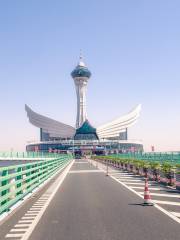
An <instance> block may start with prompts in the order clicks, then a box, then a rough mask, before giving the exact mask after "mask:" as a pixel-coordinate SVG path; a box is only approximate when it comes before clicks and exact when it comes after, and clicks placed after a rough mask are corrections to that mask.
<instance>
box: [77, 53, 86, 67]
mask: <svg viewBox="0 0 180 240" xmlns="http://www.w3.org/2000/svg"><path fill="white" fill-rule="evenodd" d="M78 66H80V67H85V63H84V61H83V54H82V49H80V54H79V63H78Z"/></svg>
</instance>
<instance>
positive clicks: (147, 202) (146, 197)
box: [143, 178, 154, 206]
mask: <svg viewBox="0 0 180 240" xmlns="http://www.w3.org/2000/svg"><path fill="white" fill-rule="evenodd" d="M143 205H145V206H153V205H154V204H153V202H152V201H151V196H150V193H149V187H148V180H147V178H145V187H144V204H143Z"/></svg>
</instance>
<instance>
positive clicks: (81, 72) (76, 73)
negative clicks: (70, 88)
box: [71, 65, 91, 78]
mask: <svg viewBox="0 0 180 240" xmlns="http://www.w3.org/2000/svg"><path fill="white" fill-rule="evenodd" d="M71 76H72V77H73V78H75V77H87V78H90V77H91V72H90V71H89V69H88V68H87V67H84V66H79V65H78V66H77V67H76V68H75V69H74V70H73V71H72V72H71Z"/></svg>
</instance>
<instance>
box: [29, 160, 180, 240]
mask: <svg viewBox="0 0 180 240" xmlns="http://www.w3.org/2000/svg"><path fill="white" fill-rule="evenodd" d="M79 169H81V170H93V169H95V168H94V167H92V166H90V164H86V163H78V164H74V166H73V167H72V168H71V170H72V171H74V173H69V174H68V176H67V177H66V179H65V181H64V183H63V185H62V187H61V188H60V189H59V191H58V193H57V194H56V195H55V197H54V199H53V200H52V202H51V204H50V206H49V207H48V209H47V210H46V212H45V214H44V216H43V218H42V219H41V220H40V222H39V224H38V225H37V226H36V228H35V230H34V232H33V233H32V235H31V237H30V240H37V239H39V240H43V239H46V240H59V239H63V240H90V239H91V240H131V239H137V240H141V239H143V240H144V239H146V240H152V239H158V240H175V239H179V238H180V226H179V224H178V223H176V222H174V221H173V220H171V219H170V218H168V217H167V216H166V215H164V214H163V213H161V212H159V211H158V210H157V209H155V208H154V207H143V206H141V205H139V204H140V203H141V201H142V200H141V199H139V198H138V197H137V196H136V195H135V194H133V193H131V192H129V191H128V190H127V189H125V188H123V187H122V186H121V185H120V184H118V183H116V182H115V181H113V180H112V179H111V178H109V177H106V176H105V174H104V173H96V172H92V173H91V172H86V173H82V172H77V173H75V171H78V170H79Z"/></svg>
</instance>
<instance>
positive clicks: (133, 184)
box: [94, 162, 180, 223]
mask: <svg viewBox="0 0 180 240" xmlns="http://www.w3.org/2000/svg"><path fill="white" fill-rule="evenodd" d="M96 165H97V163H95V162H94V166H96ZM98 167H99V169H101V170H102V171H104V172H105V173H106V166H105V165H104V164H101V163H98ZM109 176H110V177H111V178H112V179H114V180H115V181H117V182H119V183H120V184H121V185H123V186H124V187H126V188H127V189H129V190H130V191H132V192H134V193H135V194H136V195H138V196H139V197H141V198H143V194H144V192H142V190H144V187H145V183H144V179H143V178H142V177H141V176H139V175H134V174H133V173H128V172H124V171H123V170H114V169H113V168H112V167H110V166H109ZM133 179H134V181H132V180H133ZM148 185H149V191H150V195H151V196H152V200H153V202H154V203H155V205H154V207H155V208H157V209H158V210H160V211H161V212H163V213H164V214H166V215H167V216H169V217H170V218H171V219H173V220H175V221H176V222H178V223H180V209H178V210H179V211H178V212H170V211H169V210H166V206H171V208H176V210H177V208H178V207H179V206H180V201H179V199H180V194H175V192H174V191H173V190H170V189H168V188H165V187H160V186H159V185H158V183H155V182H149V184H148ZM138 190H139V191H138ZM167 190H168V192H167ZM154 191H155V192H154ZM176 193H177V192H176ZM156 197H158V198H160V200H154V198H156ZM167 198H169V199H168V201H166V200H167ZM170 198H174V200H177V202H175V201H171V200H170ZM159 204H160V205H159ZM162 206H163V207H162ZM171 211H172V210H171Z"/></svg>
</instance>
